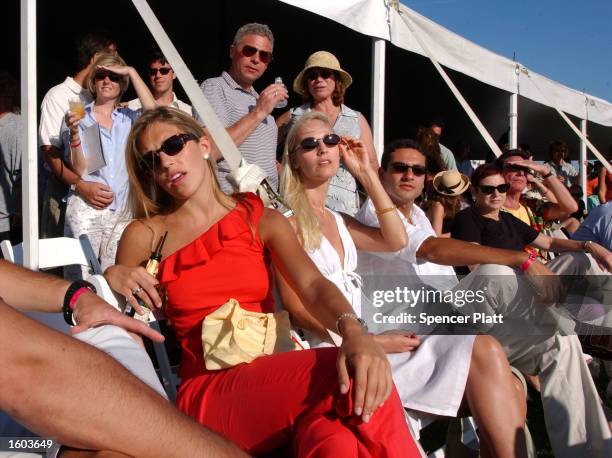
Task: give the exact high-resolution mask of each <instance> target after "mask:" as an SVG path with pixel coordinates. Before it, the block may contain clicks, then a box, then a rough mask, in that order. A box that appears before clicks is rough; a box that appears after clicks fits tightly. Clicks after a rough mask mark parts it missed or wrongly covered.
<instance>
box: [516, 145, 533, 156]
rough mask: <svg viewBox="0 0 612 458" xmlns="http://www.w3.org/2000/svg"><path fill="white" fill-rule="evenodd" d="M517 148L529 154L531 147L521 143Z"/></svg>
mask: <svg viewBox="0 0 612 458" xmlns="http://www.w3.org/2000/svg"><path fill="white" fill-rule="evenodd" d="M519 149H520V150H521V151H524V152H525V153H527V154H529V155H530V156H531V147H530V146H529V145H528V144H527V143H521V144H520V145H519Z"/></svg>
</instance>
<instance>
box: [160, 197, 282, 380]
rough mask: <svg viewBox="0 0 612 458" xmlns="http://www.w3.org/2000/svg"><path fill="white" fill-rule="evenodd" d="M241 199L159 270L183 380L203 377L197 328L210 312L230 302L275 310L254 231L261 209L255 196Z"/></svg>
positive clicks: (268, 273) (263, 253) (266, 263)
mask: <svg viewBox="0 0 612 458" xmlns="http://www.w3.org/2000/svg"><path fill="white" fill-rule="evenodd" d="M243 198H244V202H239V203H237V204H236V207H235V208H234V209H233V210H231V211H230V212H229V213H228V214H226V215H225V216H224V217H223V218H221V219H220V220H219V221H217V222H216V223H214V224H213V225H212V226H211V227H210V228H209V229H208V230H207V231H206V232H204V233H202V234H200V235H199V236H198V237H197V238H196V239H195V240H193V241H192V242H190V243H188V244H187V245H185V246H183V247H182V248H180V249H178V250H177V251H175V252H174V253H172V254H170V255H169V256H167V257H166V258H165V259H163V260H162V262H161V263H160V266H159V273H158V279H159V281H160V283H161V284H162V285H164V286H165V287H166V290H167V293H168V301H167V306H166V309H165V313H166V315H167V316H168V318H169V320H170V322H171V323H172V327H173V328H174V331H175V332H176V337H177V340H178V342H179V344H180V346H181V350H182V359H181V369H180V374H179V375H180V377H181V378H182V379H183V380H185V379H186V378H189V377H193V376H196V375H200V374H203V373H207V371H206V369H205V367H204V356H203V350H202V340H201V328H202V321H203V320H204V318H205V317H206V316H207V315H208V314H209V313H211V312H213V311H214V310H216V309H218V308H219V307H220V306H221V305H223V304H224V303H225V302H227V300H228V299H230V298H234V299H236V300H237V301H238V302H239V303H240V305H241V306H242V307H243V308H244V309H246V310H250V311H254V312H264V313H273V312H274V311H275V309H274V300H273V296H272V288H271V278H272V277H271V275H272V274H271V270H270V268H269V267H270V266H269V259H268V256H267V254H266V251H265V249H264V246H263V243H262V241H261V238H260V236H259V231H258V224H259V220H260V218H261V216H262V214H263V211H264V206H263V203H262V202H261V200H260V199H259V198H258V197H257V196H256V195H255V194H251V193H248V194H244V195H243ZM170 236H171V234H170Z"/></svg>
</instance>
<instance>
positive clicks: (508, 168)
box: [504, 162, 528, 173]
mask: <svg viewBox="0 0 612 458" xmlns="http://www.w3.org/2000/svg"><path fill="white" fill-rule="evenodd" d="M504 170H505V171H506V172H523V173H527V172H528V169H527V168H526V167H523V166H520V165H515V164H513V163H512V162H506V163H505V164H504Z"/></svg>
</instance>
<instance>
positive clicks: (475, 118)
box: [401, 15, 502, 157]
mask: <svg viewBox="0 0 612 458" xmlns="http://www.w3.org/2000/svg"><path fill="white" fill-rule="evenodd" d="M401 17H402V20H403V21H404V22H405V23H406V25H407V26H408V29H410V32H411V33H412V35H413V36H414V38H415V39H416V41H417V42H418V43H419V46H421V48H422V49H423V51H424V52H425V54H426V55H427V57H428V58H429V60H430V61H431V63H432V64H433V65H434V67H435V68H436V70H437V71H438V73H439V74H440V76H441V77H442V79H443V80H444V82H445V83H446V84H447V86H448V87H449V89H450V90H451V92H452V93H453V95H454V96H455V98H456V99H457V101H458V102H459V104H460V105H461V107H462V108H463V109H464V110H465V112H466V113H467V115H468V117H469V118H470V120H471V121H472V122H473V123H474V126H475V127H476V129H478V132H479V133H480V135H482V138H484V140H485V142H487V145H489V148H491V151H493V153H494V154H495V155H496V156H497V157H499V156H501V154H502V151H501V149H500V148H499V146H497V143H495V140H493V137H491V134H489V131H488V130H487V129H486V128H485V126H484V125H483V124H482V122H481V121H480V119H478V116H476V113H474V110H472V107H470V105H469V104H468V102H467V100H465V98H464V97H463V95H461V92H459V89H457V86H455V84H454V83H453V81H452V80H451V79H450V77H449V76H448V74H447V73H446V71H445V70H444V69H443V68H442V66H441V65H440V64H439V63H438V61H437V60H436V59H435V57H434V55H433V53H432V52H431V50H430V49H429V48H428V47H427V45H426V44H425V43H424V41H423V40H421V37H420V36H419V35H418V34H417V32H416V30H415V29H414V27H413V26H412V22H411V20H410V18H408V16H406V15H401Z"/></svg>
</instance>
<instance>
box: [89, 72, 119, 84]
mask: <svg viewBox="0 0 612 458" xmlns="http://www.w3.org/2000/svg"><path fill="white" fill-rule="evenodd" d="M106 77H108V79H109V80H111V81H112V82H113V83H118V82H119V81H120V80H121V76H120V75H117V74H116V73H113V72H96V74H95V75H94V79H95V80H96V81H103V80H104V79H105V78H106Z"/></svg>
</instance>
